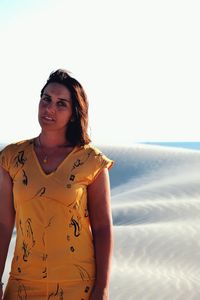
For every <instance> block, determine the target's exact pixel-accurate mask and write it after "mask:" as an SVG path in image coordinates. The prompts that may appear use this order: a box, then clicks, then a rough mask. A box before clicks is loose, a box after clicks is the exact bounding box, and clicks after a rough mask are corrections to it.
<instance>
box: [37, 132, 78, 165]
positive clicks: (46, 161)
mask: <svg viewBox="0 0 200 300" xmlns="http://www.w3.org/2000/svg"><path fill="white" fill-rule="evenodd" d="M38 146H39V147H40V150H41V152H42V155H43V158H42V161H43V163H44V164H46V163H48V159H49V157H48V155H47V154H46V153H45V152H44V151H43V149H42V148H43V146H42V143H41V141H40V135H39V136H38ZM63 146H64V147H72V145H61V146H57V147H63Z"/></svg>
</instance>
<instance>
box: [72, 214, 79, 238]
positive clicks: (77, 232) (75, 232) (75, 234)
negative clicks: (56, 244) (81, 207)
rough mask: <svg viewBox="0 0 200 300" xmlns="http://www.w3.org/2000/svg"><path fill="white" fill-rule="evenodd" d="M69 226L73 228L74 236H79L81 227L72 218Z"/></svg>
mask: <svg viewBox="0 0 200 300" xmlns="http://www.w3.org/2000/svg"><path fill="white" fill-rule="evenodd" d="M69 226H70V227H71V226H73V227H74V236H75V237H78V236H79V235H80V231H81V225H80V224H79V222H78V221H77V220H75V219H74V217H72V218H71V223H70V224H69Z"/></svg>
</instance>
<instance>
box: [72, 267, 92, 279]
mask: <svg viewBox="0 0 200 300" xmlns="http://www.w3.org/2000/svg"><path fill="white" fill-rule="evenodd" d="M74 266H75V267H76V268H77V269H78V271H79V274H80V277H81V279H82V280H91V278H90V275H89V273H88V272H87V270H86V269H84V268H83V267H81V266H80V265H74Z"/></svg>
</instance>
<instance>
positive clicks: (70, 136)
mask: <svg viewBox="0 0 200 300" xmlns="http://www.w3.org/2000/svg"><path fill="white" fill-rule="evenodd" d="M52 82H56V83H60V84H62V85H64V86H65V87H66V88H67V89H68V90H69V91H70V94H71V100H72V121H70V122H69V124H68V126H67V129H66V138H67V140H68V141H69V142H70V143H71V144H72V145H74V146H75V145H79V146H82V145H85V144H88V143H89V142H91V140H90V137H89V135H88V100H87V95H86V93H85V91H84V89H83V87H82V85H81V84H80V83H79V82H78V81H77V80H76V79H75V78H73V77H71V76H70V75H69V73H68V72H67V71H66V70H63V69H58V70H56V71H55V72H52V73H51V74H50V76H49V78H48V80H47V82H46V84H45V85H44V87H43V88H42V90H41V94H40V96H41V97H42V95H43V92H44V89H45V88H46V86H47V85H48V84H49V83H52Z"/></svg>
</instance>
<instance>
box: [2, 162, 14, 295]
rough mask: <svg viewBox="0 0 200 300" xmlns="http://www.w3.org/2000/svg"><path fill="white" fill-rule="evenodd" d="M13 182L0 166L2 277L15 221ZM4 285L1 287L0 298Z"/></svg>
mask: <svg viewBox="0 0 200 300" xmlns="http://www.w3.org/2000/svg"><path fill="white" fill-rule="evenodd" d="M12 187H13V184H12V179H11V177H10V175H9V174H8V172H7V171H6V170H5V169H3V168H2V167H0V279H1V278H2V275H3V271H4V268H5V262H6V258H7V254H8V248H9V244H10V240H11V237H12V232H13V228H14V222H15V209H14V204H13V190H12ZM1 299H2V287H0V300H1Z"/></svg>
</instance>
